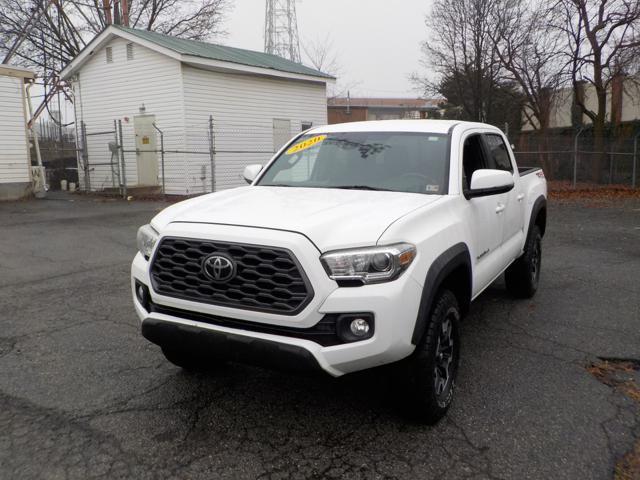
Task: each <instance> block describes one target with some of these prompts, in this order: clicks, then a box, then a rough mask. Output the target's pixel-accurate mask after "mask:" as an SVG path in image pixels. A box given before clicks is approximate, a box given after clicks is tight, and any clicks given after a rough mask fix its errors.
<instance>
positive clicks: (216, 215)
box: [152, 187, 442, 252]
mask: <svg viewBox="0 0 640 480" xmlns="http://www.w3.org/2000/svg"><path fill="white" fill-rule="evenodd" d="M440 198H442V197H440V196H435V195H423V194H417V193H403V192H379V191H366V190H339V189H324V188H290V187H241V188H236V189H233V190H226V191H224V192H219V193H214V194H210V195H205V196H202V197H198V198H194V199H191V200H187V201H186V202H181V203H179V204H176V205H174V206H172V207H169V208H167V209H166V210H164V211H163V212H161V213H160V214H159V215H158V216H156V218H154V220H153V222H152V224H153V225H154V227H156V228H158V229H162V228H163V227H164V226H165V225H167V224H169V223H171V222H177V221H179V222H194V223H211V224H225V225H238V226H243V227H260V228H272V229H277V230H286V231H292V232H297V233H301V234H303V235H305V236H307V237H308V238H309V239H310V240H311V241H312V242H313V243H315V244H316V246H317V247H318V248H319V249H320V250H321V251H323V252H326V251H328V250H333V249H336V248H346V247H359V246H367V245H375V244H376V242H377V241H378V238H380V236H381V235H382V233H383V232H384V231H385V230H386V229H387V228H388V227H389V225H391V224H392V223H393V222H394V221H395V220H397V219H398V218H400V217H402V216H404V215H406V214H408V213H409V212H411V211H413V210H415V209H417V208H420V207H422V206H425V205H429V204H430V203H433V202H435V201H437V200H439V199H440Z"/></svg>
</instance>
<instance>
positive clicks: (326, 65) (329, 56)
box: [301, 34, 358, 98]
mask: <svg viewBox="0 0 640 480" xmlns="http://www.w3.org/2000/svg"><path fill="white" fill-rule="evenodd" d="M301 47H302V53H303V55H304V58H305V60H306V63H308V64H309V65H310V66H312V67H313V68H315V69H316V70H319V71H321V72H323V73H328V74H329V75H331V76H332V77H336V79H337V80H336V83H335V84H334V85H332V86H330V87H329V90H328V91H327V96H328V97H329V98H336V97H344V96H346V95H347V93H348V92H349V91H350V90H352V89H353V88H355V87H356V86H357V85H358V82H347V83H345V82H344V81H342V80H340V78H339V77H341V76H342V65H341V64H340V59H339V55H338V54H337V53H336V48H335V46H334V44H333V40H332V39H331V36H330V35H329V34H327V35H326V36H325V37H324V38H322V39H321V38H317V39H315V40H312V39H306V40H304V41H303V42H302V45H301Z"/></svg>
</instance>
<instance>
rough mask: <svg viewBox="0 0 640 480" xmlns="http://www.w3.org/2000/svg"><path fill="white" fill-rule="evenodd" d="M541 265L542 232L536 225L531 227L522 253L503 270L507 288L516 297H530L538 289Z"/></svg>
mask: <svg viewBox="0 0 640 480" xmlns="http://www.w3.org/2000/svg"><path fill="white" fill-rule="evenodd" d="M541 266H542V234H541V233H540V228H539V227H538V226H537V225H533V226H532V227H531V232H529V237H528V238H527V243H526V245H525V248H524V253H523V254H522V256H521V257H520V258H518V259H517V260H516V261H515V262H513V263H512V264H511V266H510V267H509V268H507V271H506V272H505V276H504V278H505V282H506V284H507V290H508V291H509V293H511V294H512V295H513V296H515V297H518V298H531V297H533V296H534V295H535V293H536V291H537V290H538V284H539V283H540V268H541Z"/></svg>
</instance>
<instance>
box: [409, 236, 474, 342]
mask: <svg viewBox="0 0 640 480" xmlns="http://www.w3.org/2000/svg"><path fill="white" fill-rule="evenodd" d="M460 267H464V268H466V269H467V271H468V276H467V281H468V282H469V284H468V285H465V288H466V289H467V291H468V292H469V298H468V299H465V301H463V302H461V304H460V310H461V317H462V316H464V314H465V313H466V312H467V311H468V309H469V304H470V303H471V298H470V297H471V289H472V285H471V282H472V275H471V255H470V253H469V248H468V247H467V245H466V244H464V243H457V244H455V245H454V246H452V247H450V248H449V249H447V250H445V251H444V252H443V253H442V254H441V255H440V256H439V257H437V258H436V259H435V260H434V261H433V263H432V264H431V266H430V267H429V271H428V272H427V276H426V278H425V281H424V286H423V287H422V298H421V299H420V306H419V307H418V317H417V318H416V324H415V326H414V329H413V335H412V337H411V343H413V344H414V345H417V344H418V343H419V342H420V339H421V338H422V336H423V335H424V332H425V331H426V329H427V322H428V315H429V312H431V310H432V308H433V302H434V300H435V296H436V293H437V292H438V290H439V289H440V286H441V285H442V283H443V282H444V280H445V279H446V278H447V277H448V276H449V274H451V273H453V272H454V271H455V270H457V269H458V268H460Z"/></svg>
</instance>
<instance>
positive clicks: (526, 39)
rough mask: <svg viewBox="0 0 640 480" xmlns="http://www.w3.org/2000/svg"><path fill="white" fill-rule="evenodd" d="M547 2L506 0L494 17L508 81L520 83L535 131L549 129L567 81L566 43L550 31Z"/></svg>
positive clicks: (498, 50) (494, 37) (494, 38)
mask: <svg viewBox="0 0 640 480" xmlns="http://www.w3.org/2000/svg"><path fill="white" fill-rule="evenodd" d="M549 13H550V12H549V9H548V7H547V6H546V2H544V1H542V2H537V3H536V4H534V5H531V4H530V2H528V1H525V0H504V1H503V2H502V4H501V5H500V6H499V8H496V9H495V10H494V12H493V14H494V15H495V16H496V18H495V20H494V24H495V25H498V26H499V28H497V29H495V30H493V31H492V34H491V37H492V41H493V42H494V44H495V47H496V54H497V56H498V59H499V60H500V63H501V65H502V67H503V73H502V75H504V77H505V78H506V79H508V80H510V81H513V82H515V83H516V85H517V86H518V88H519V89H520V91H521V92H522V94H523V95H524V98H525V104H524V106H523V109H522V113H523V115H524V116H525V117H526V120H527V122H528V123H529V125H531V127H532V128H533V129H535V130H540V131H542V132H545V131H546V130H547V129H548V128H549V122H550V117H551V110H552V107H553V104H554V101H555V98H556V95H557V93H558V90H559V88H560V87H561V86H562V84H563V82H564V81H565V79H566V77H565V74H566V63H565V61H564V58H563V55H564V53H563V52H564V47H565V45H566V44H565V41H564V38H563V37H562V35H560V34H559V33H558V32H557V31H556V30H554V29H552V28H550V27H549Z"/></svg>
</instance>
